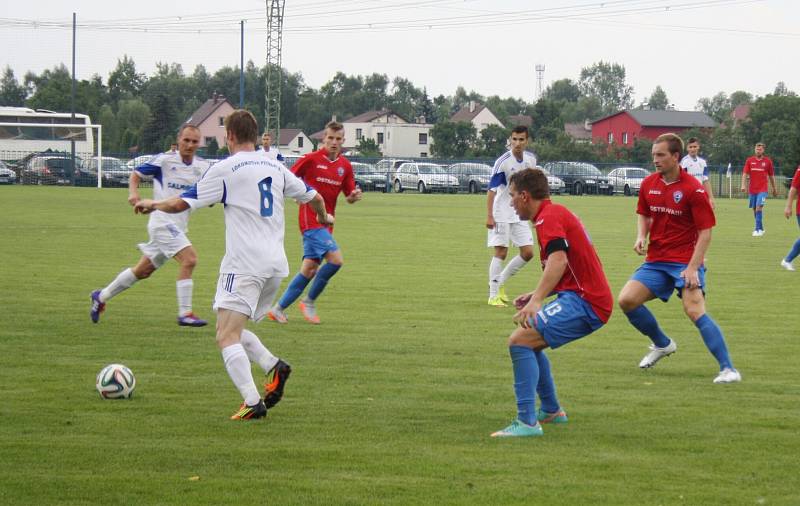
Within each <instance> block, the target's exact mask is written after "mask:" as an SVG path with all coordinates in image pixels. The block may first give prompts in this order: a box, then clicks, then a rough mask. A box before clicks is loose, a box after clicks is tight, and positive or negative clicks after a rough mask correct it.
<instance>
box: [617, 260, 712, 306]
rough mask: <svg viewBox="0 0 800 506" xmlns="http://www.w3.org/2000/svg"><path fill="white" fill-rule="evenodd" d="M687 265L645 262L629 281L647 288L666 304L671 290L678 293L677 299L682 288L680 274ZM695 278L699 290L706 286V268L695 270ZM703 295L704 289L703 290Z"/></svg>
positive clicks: (682, 283) (682, 282)
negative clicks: (631, 280) (698, 282)
mask: <svg viewBox="0 0 800 506" xmlns="http://www.w3.org/2000/svg"><path fill="white" fill-rule="evenodd" d="M686 266H687V264H681V263H678V262H645V263H643V264H642V266H641V267H639V268H638V269H636V272H634V273H633V276H631V279H635V280H636V281H638V282H640V283H641V284H643V285H644V286H646V287H647V288H648V290H650V291H651V292H653V295H655V296H656V297H658V298H659V299H661V300H663V301H664V302H667V301H668V300H669V298H670V297H671V296H672V292H673V290H677V291H678V297H680V295H681V290H683V287H684V280H683V278H682V277H681V272H682V271H683V270H684V269H686ZM697 277H698V278H700V288H701V289H704V288H705V286H706V268H705V267H703V266H701V267H700V268H699V269H697ZM703 293H704V294H705V293H706V292H705V289H704V290H703Z"/></svg>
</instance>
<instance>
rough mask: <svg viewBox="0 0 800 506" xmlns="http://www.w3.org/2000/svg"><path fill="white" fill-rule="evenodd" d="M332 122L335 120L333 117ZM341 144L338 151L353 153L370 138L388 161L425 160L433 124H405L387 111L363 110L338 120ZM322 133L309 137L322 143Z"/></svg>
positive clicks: (421, 121)
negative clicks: (340, 126)
mask: <svg viewBox="0 0 800 506" xmlns="http://www.w3.org/2000/svg"><path fill="white" fill-rule="evenodd" d="M334 119H335V118H334ZM342 125H343V126H344V145H343V146H342V151H345V152H346V151H350V150H357V149H358V145H359V143H360V142H361V139H372V140H374V141H375V143H376V144H377V145H378V149H379V150H380V152H381V154H382V155H383V156H385V157H388V158H425V157H427V156H429V155H430V152H431V145H432V144H433V139H432V138H431V135H430V131H431V128H433V125H432V124H430V123H426V122H425V118H424V117H420V118H417V119H416V121H415V122H409V121H408V120H406V119H405V118H403V117H402V116H400V115H399V114H397V113H395V112H394V111H392V110H389V109H380V110H374V111H367V112H365V113H362V114H359V115H357V116H353V117H352V118H349V119H347V120H345V121H342ZM323 134H324V130H321V131H319V132H316V133H314V134H312V135H311V138H312V139H316V140H322V136H323Z"/></svg>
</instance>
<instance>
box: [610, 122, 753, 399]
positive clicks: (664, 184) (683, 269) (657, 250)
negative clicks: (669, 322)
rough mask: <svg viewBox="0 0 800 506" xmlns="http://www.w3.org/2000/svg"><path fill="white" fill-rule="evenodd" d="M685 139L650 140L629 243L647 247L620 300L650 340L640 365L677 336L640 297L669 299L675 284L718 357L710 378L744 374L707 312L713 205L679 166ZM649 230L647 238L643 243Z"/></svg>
mask: <svg viewBox="0 0 800 506" xmlns="http://www.w3.org/2000/svg"><path fill="white" fill-rule="evenodd" d="M682 151H683V141H682V140H681V138H680V137H678V136H677V135H675V134H672V133H667V134H663V135H660V136H659V137H658V138H657V139H656V140H655V142H653V148H652V153H653V164H654V165H655V166H656V172H655V173H654V174H651V175H650V176H648V177H646V178H645V179H644V181H642V186H641V188H640V190H639V203H638V206H637V209H636V212H637V214H638V225H637V236H636V242H635V243H634V246H633V249H634V251H636V253H638V254H639V255H644V254H645V252H646V253H647V257H646V258H645V262H644V264H642V266H641V267H639V269H637V270H636V272H634V273H633V276H632V277H631V279H630V280H628V282H627V283H626V284H625V286H624V287H623V288H622V291H621V292H620V294H619V306H620V308H622V311H623V312H624V313H625V316H627V317H628V320H629V321H630V322H631V325H633V326H634V327H636V329H637V330H638V331H639V332H641V333H642V334H644V335H646V336H647V337H649V338H650V339H651V340H652V341H653V344H652V345H651V346H650V353H648V354H647V355H645V356H644V358H643V359H642V360H641V362H640V363H639V367H641V368H642V369H647V368H650V367H653V366H654V365H656V363H657V362H658V361H659V360H661V359H662V358H664V357H666V356H669V355H671V354H673V353H675V350H676V349H677V348H678V346H677V344H676V343H675V341H673V340H671V339H670V338H669V337H667V336H666V334H664V332H663V331H662V330H661V328H660V327H659V325H658V322H657V321H656V318H655V316H653V313H651V312H650V310H649V309H647V307H645V305H644V303H645V302H647V301H650V300H653V299H655V298H656V297H658V298H659V299H661V300H663V301H664V302H666V301H668V300H669V298H670V296H671V295H672V292H673V291H674V290H677V292H678V296H679V297H680V298H681V300H682V302H683V310H684V312H685V313H686V316H688V317H689V319H691V320H692V322H694V324H695V326H696V327H697V329H698V330H699V331H700V335H701V336H702V337H703V341H704V342H705V344H706V347H708V350H709V351H710V352H711V354H712V355H714V358H716V359H717V362H719V368H720V372H719V374H718V375H717V377H716V378H714V383H733V382H737V381H741V380H742V376H741V374H739V371H737V370H736V369H734V367H733V363H732V362H731V359H730V356H728V347H727V345H726V344H725V338H724V337H723V335H722V330H721V329H720V327H719V325H717V323H716V322H715V321H714V320H712V319H711V317H710V316H709V315H708V314H706V307H705V292H704V290H703V289H704V288H705V286H706V284H705V267H704V266H703V258H704V256H705V254H706V251H707V250H708V246H709V244H710V243H711V227H713V226H714V225H715V224H716V221H715V219H714V211H713V210H712V209H711V204H710V203H709V201H708V197H707V196H706V191H705V189H704V188H703V187H702V186H701V185H700V183H699V182H698V181H697V180H696V179H695V178H693V177H692V176H690V175H689V174H687V173H686V172H684V171H682V170H681V167H680V165H679V164H678V160H679V159H680V156H681V152H682ZM648 236H649V238H650V244H649V245H647V240H648Z"/></svg>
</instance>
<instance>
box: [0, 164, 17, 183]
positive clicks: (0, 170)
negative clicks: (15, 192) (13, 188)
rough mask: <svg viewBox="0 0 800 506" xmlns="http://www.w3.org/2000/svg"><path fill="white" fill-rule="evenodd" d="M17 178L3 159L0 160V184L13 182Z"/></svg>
mask: <svg viewBox="0 0 800 506" xmlns="http://www.w3.org/2000/svg"><path fill="white" fill-rule="evenodd" d="M16 180H17V173H16V172H14V171H13V170H11V169H9V168H8V165H6V164H5V163H4V162H3V161H0V184H14V182H16Z"/></svg>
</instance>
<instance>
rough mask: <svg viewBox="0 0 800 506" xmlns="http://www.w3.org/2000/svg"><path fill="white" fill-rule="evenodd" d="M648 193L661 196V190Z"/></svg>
mask: <svg viewBox="0 0 800 506" xmlns="http://www.w3.org/2000/svg"><path fill="white" fill-rule="evenodd" d="M648 193H649V194H650V195H661V190H650V191H649V192H648Z"/></svg>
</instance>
